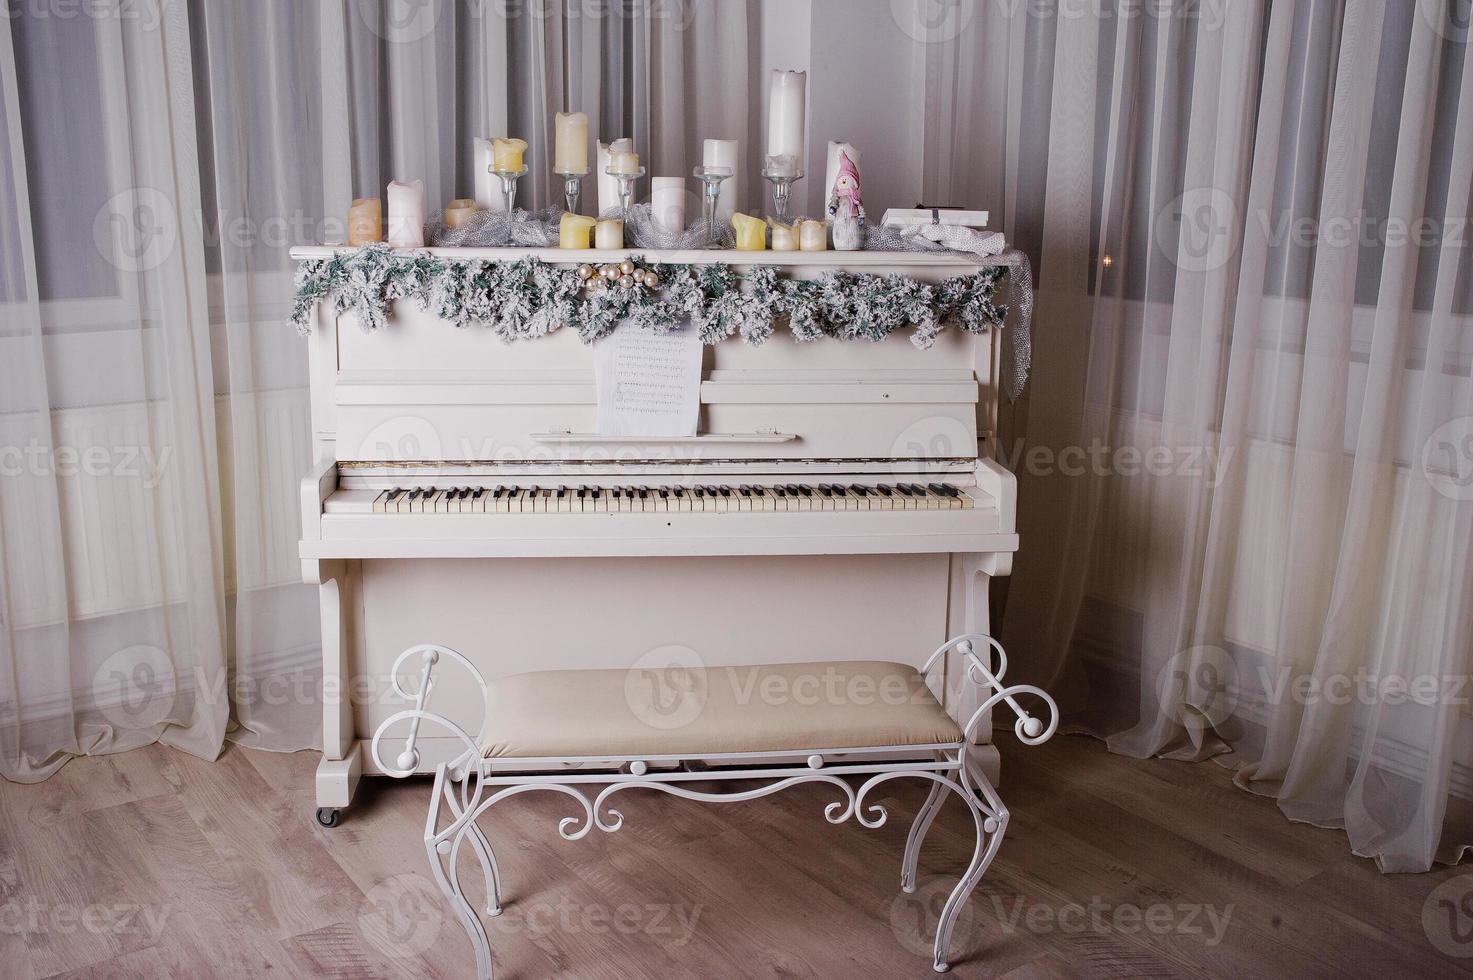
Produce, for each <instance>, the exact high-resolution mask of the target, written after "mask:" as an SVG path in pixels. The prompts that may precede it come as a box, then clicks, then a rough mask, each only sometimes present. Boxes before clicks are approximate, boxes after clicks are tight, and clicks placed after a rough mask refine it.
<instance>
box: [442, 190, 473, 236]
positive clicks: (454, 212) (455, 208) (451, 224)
mask: <svg viewBox="0 0 1473 980" xmlns="http://www.w3.org/2000/svg"><path fill="white" fill-rule="evenodd" d="M478 210H480V209H479V208H477V207H476V202H475V201H473V200H472V199H471V198H468V197H457V198H456V199H455V200H453V201H451V202H450V203H449V204H447V205H445V227H446V228H459V227H460V226H461V225H463V224H465V223H466V222H467V221H469V220H471V215H473V214H475V213H476V212H477V211H478Z"/></svg>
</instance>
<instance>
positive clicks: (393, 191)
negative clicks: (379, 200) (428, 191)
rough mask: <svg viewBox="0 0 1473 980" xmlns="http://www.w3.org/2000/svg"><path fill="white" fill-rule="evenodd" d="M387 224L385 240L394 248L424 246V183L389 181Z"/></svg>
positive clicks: (416, 181)
mask: <svg viewBox="0 0 1473 980" xmlns="http://www.w3.org/2000/svg"><path fill="white" fill-rule="evenodd" d="M387 196H388V198H389V222H388V228H387V234H386V238H387V239H388V242H389V244H390V245H392V246H394V247H395V248H423V247H424V244H425V182H424V181H422V180H411V181H408V182H405V181H402V180H395V181H390V183H389V191H388V195H387Z"/></svg>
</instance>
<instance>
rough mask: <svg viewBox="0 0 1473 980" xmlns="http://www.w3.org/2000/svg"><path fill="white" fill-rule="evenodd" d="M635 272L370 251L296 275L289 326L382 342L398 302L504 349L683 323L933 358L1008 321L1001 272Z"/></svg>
mask: <svg viewBox="0 0 1473 980" xmlns="http://www.w3.org/2000/svg"><path fill="white" fill-rule="evenodd" d="M631 262H632V266H633V274H632V275H631V274H627V273H626V274H622V275H614V276H613V277H611V278H606V277H605V276H603V275H601V274H600V273H599V270H597V269H593V270H590V267H586V266H585V267H583V268H582V269H575V268H566V267H561V266H556V265H549V264H548V263H545V262H542V261H539V260H537V259H534V258H531V257H530V256H529V257H526V258H520V259H514V260H502V261H492V260H487V259H446V258H439V257H437V256H434V255H431V254H430V253H428V252H403V251H397V252H396V251H394V250H393V249H390V248H389V247H388V246H386V245H382V244H378V245H365V246H363V247H362V248H359V249H357V250H355V251H351V252H340V253H338V254H337V255H335V256H333V257H332V258H330V259H309V260H306V261H303V262H302V263H300V265H299V266H298V267H297V274H296V299H295V301H294V303H293V305H292V313H291V322H292V323H293V324H294V325H295V326H296V327H297V330H298V331H299V332H302V333H306V331H307V327H308V322H309V317H310V315H311V310H312V307H313V305H314V304H316V303H317V302H319V301H324V300H325V301H327V302H328V303H329V304H330V306H331V309H332V310H333V311H334V312H335V313H352V314H354V315H355V316H356V317H357V318H358V322H359V323H360V324H361V325H362V326H363V328H364V329H365V330H377V329H382V328H383V327H385V326H386V325H387V323H388V310H389V306H390V304H391V303H392V302H393V301H394V300H397V299H411V300H413V301H414V302H415V303H416V304H418V306H419V307H420V309H422V310H425V311H428V312H433V313H434V314H435V315H436V316H439V317H442V318H443V319H446V320H449V321H450V322H452V323H454V324H455V325H456V326H457V327H468V326H471V325H477V324H478V325H485V326H488V327H490V329H491V330H492V332H494V333H495V334H496V335H497V336H498V337H500V338H501V339H503V340H505V341H513V340H520V339H522V338H526V337H540V336H543V335H544V334H548V333H551V332H552V331H554V330H557V329H560V328H562V327H572V328H573V329H574V330H576V331H577V332H578V335H579V336H580V337H582V339H583V340H584V342H585V343H592V342H593V341H595V340H598V339H599V338H600V337H603V336H606V335H607V334H608V333H609V332H610V331H612V330H613V329H614V327H615V326H616V325H617V324H618V323H620V322H621V321H623V320H626V319H627V320H628V321H630V322H631V323H632V324H633V325H634V326H636V327H637V328H639V329H643V330H649V331H652V332H655V333H664V332H666V331H668V330H671V329H673V328H675V327H676V326H678V325H679V324H680V323H681V322H683V321H685V320H689V321H691V322H692V323H694V324H695V326H696V329H697V330H698V331H699V332H700V336H701V339H702V340H703V341H704V342H705V343H708V344H715V343H717V342H719V341H721V340H724V339H726V338H728V337H731V336H733V335H736V336H740V337H741V338H742V339H743V340H744V341H746V342H747V343H749V344H752V345H758V344H761V343H762V342H763V341H765V340H766V339H767V338H768V337H770V336H772V333H773V331H774V330H775V329H777V327H778V325H779V324H781V323H786V324H787V327H788V329H789V330H790V331H791V332H792V334H793V337H794V338H795V339H797V340H800V341H809V340H817V339H818V338H820V337H834V338H838V339H841V340H856V339H865V340H872V341H878V340H883V339H885V338H886V337H888V336H889V335H890V334H892V333H895V332H896V331H898V330H902V329H904V328H906V327H912V328H913V331H914V332H913V333H912V334H911V338H910V339H911V342H912V343H913V344H915V345H916V346H917V347H920V348H928V347H930V346H931V345H932V344H934V343H935V341H936V336H937V334H938V333H939V332H940V331H941V329H942V327H943V326H944V325H945V324H948V323H955V324H956V325H957V326H958V327H959V328H960V329H962V330H964V331H967V332H969V333H981V332H983V331H986V330H988V329H993V328H999V327H1001V326H1002V325H1003V321H1004V319H1005V318H1006V317H1007V312H1008V310H1007V306H1005V305H1002V304H997V303H994V301H993V294H994V292H995V289H996V286H997V282H998V280H999V279H1000V278H1002V276H1003V273H1004V269H1003V268H1001V267H996V266H993V267H987V268H983V269H979V270H978V271H976V272H974V273H970V274H967V275H960V276H953V277H952V278H950V279H946V280H945V281H943V282H941V283H938V284H935V285H932V284H930V283H923V282H917V281H916V280H914V279H909V278H907V277H905V276H901V275H894V274H891V275H870V274H866V273H850V272H828V273H825V274H824V275H823V276H822V277H820V278H818V279H792V278H785V277H783V276H780V275H779V274H778V271H777V269H776V268H774V267H772V266H755V267H752V268H751V269H750V270H749V271H748V272H747V273H746V274H745V275H738V274H737V273H736V272H735V271H734V270H733V269H732V268H731V266H729V265H726V264H724V263H715V264H710V265H705V264H703V265H695V266H692V265H673V264H665V263H647V262H644V261H642V260H639V259H633V260H631ZM626 268H627V267H626ZM590 271H591V273H592V274H590Z"/></svg>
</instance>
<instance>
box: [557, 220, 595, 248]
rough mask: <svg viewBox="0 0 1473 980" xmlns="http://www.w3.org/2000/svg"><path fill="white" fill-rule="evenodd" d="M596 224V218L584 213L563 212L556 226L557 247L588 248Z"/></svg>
mask: <svg viewBox="0 0 1473 980" xmlns="http://www.w3.org/2000/svg"><path fill="white" fill-rule="evenodd" d="M596 224H598V219H597V218H591V217H589V216H588V215H586V214H564V215H563V218H562V220H561V221H559V222H558V226H557V247H558V248H588V247H589V244H590V243H589V236H591V235H592V234H593V226H594V225H596Z"/></svg>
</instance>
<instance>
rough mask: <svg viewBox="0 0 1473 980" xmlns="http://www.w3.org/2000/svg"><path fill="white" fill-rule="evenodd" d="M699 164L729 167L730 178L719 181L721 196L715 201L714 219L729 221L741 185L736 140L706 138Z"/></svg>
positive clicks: (735, 206) (734, 209)
mask: <svg viewBox="0 0 1473 980" xmlns="http://www.w3.org/2000/svg"><path fill="white" fill-rule="evenodd" d="M701 166H703V167H728V168H730V169H731V178H730V179H729V180H723V181H722V182H721V197H720V199H718V200H717V202H716V220H718V221H729V220H730V219H731V216H732V215H733V214H736V209H737V200H738V197H739V193H740V192H739V188H740V186H741V175H740V171H739V170H738V168H737V141H736V140H706V142H705V143H704V144H703V145H702V148H701Z"/></svg>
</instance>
